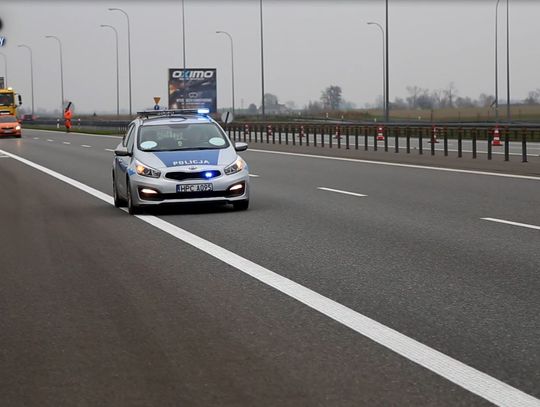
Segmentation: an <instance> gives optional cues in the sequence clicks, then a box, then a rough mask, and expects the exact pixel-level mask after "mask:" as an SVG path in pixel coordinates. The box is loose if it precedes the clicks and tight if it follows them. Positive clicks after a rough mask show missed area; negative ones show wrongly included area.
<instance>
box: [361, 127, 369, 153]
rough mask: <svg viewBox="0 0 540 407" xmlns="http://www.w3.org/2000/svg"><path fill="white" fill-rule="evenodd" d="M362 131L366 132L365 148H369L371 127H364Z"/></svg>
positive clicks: (366, 149)
mask: <svg viewBox="0 0 540 407" xmlns="http://www.w3.org/2000/svg"><path fill="white" fill-rule="evenodd" d="M362 131H363V132H364V150H365V151H368V150H369V127H365V126H364V127H363V128H362Z"/></svg>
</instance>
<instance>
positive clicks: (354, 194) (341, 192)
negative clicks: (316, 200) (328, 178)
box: [317, 187, 367, 197]
mask: <svg viewBox="0 0 540 407" xmlns="http://www.w3.org/2000/svg"><path fill="white" fill-rule="evenodd" d="M317 189H320V190H321V191H329V192H336V193H338V194H344V195H352V196H359V197H364V196H367V195H364V194H359V193H356V192H349V191H342V190H340V189H333V188H325V187H317Z"/></svg>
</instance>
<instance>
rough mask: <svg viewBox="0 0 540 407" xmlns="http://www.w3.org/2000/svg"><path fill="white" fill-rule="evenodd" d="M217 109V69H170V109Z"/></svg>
mask: <svg viewBox="0 0 540 407" xmlns="http://www.w3.org/2000/svg"><path fill="white" fill-rule="evenodd" d="M198 108H207V109H209V110H210V113H215V112H216V111H217V82H216V69H213V68H190V69H186V70H185V71H184V70H183V69H180V68H178V69H174V68H171V69H169V109H198Z"/></svg>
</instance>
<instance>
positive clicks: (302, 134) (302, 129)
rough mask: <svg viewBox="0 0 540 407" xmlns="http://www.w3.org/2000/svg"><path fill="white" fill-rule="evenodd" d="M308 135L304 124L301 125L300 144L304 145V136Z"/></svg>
mask: <svg viewBox="0 0 540 407" xmlns="http://www.w3.org/2000/svg"><path fill="white" fill-rule="evenodd" d="M305 135H306V133H305V129H304V126H300V131H299V132H298V144H299V145H302V144H303V143H304V136H305Z"/></svg>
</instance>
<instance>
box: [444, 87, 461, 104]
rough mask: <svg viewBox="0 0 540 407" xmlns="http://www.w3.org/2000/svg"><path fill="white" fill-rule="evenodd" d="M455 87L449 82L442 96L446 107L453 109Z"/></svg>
mask: <svg viewBox="0 0 540 407" xmlns="http://www.w3.org/2000/svg"><path fill="white" fill-rule="evenodd" d="M457 93H458V92H457V89H456V86H455V85H454V82H450V83H449V84H448V87H447V88H446V89H445V90H444V95H445V97H446V100H447V103H446V105H447V107H454V97H455V96H456V94H457Z"/></svg>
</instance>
